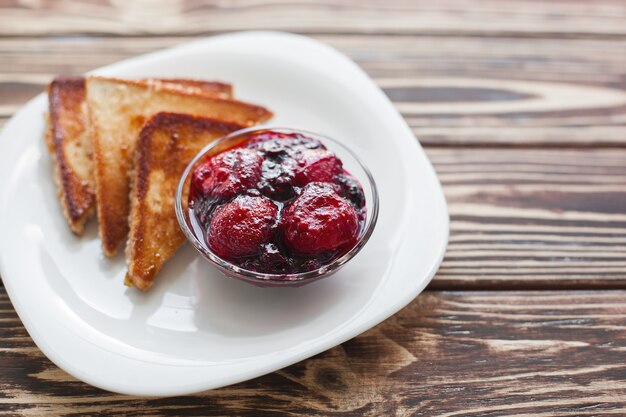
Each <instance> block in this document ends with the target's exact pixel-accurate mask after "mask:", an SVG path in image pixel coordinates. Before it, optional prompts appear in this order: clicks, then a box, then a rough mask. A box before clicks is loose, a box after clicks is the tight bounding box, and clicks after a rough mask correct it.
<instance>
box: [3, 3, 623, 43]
mask: <svg viewBox="0 0 626 417" xmlns="http://www.w3.org/2000/svg"><path fill="white" fill-rule="evenodd" d="M625 17H626V5H625V4H624V3H623V2H622V1H620V0H596V1H593V2H577V1H575V0H560V1H554V2H538V1H532V0H513V1H511V0H509V1H504V2H503V1H497V0H475V1H473V2H471V4H470V3H467V2H464V1H458V0H442V1H438V2H436V3H433V2H431V1H427V0H421V1H413V0H395V1H387V2H380V1H377V0H341V1H330V0H323V1H316V2H311V1H307V0H291V1H273V2H268V1H250V0H233V1H228V2H223V1H199V0H176V1H173V0H172V1H167V2H149V1H132V2H126V1H110V2H103V1H99V2H96V1H85V0H69V1H63V2H52V1H32V0H4V1H3V2H2V12H1V13H0V34H1V35H9V36H33V35H51V34H64V35H67V34H97V35H117V36H119V35H126V36H132V35H142V34H171V35H192V34H206V33H215V32H220V31H228V30H250V29H278V30H292V31H293V30H295V31H300V32H304V33H393V34H407V33H409V34H413V33H433V34H444V35H447V34H450V33H455V34H464V35H494V34H502V33H509V34H516V35H520V36H528V35H535V36H536V35H538V34H559V35H562V36H580V35H594V36H598V35H603V36H623V35H626V26H625V25H624V19H625Z"/></svg>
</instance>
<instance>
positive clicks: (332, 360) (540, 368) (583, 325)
mask: <svg viewBox="0 0 626 417" xmlns="http://www.w3.org/2000/svg"><path fill="white" fill-rule="evenodd" d="M0 309H1V310H0V314H1V315H0V317H1V319H0V336H1V340H2V341H3V342H2V349H1V350H0V369H2V370H3V372H1V373H0V386H1V387H2V391H1V393H0V415H3V416H4V415H6V416H9V415H42V414H44V413H48V414H53V415H93V416H112V415H120V414H124V415H128V416H139V415H204V416H222V415H237V416H295V415H309V416H409V415H416V416H420V415H428V416H470V415H471V416H478V415H480V416H496V415H518V416H598V415H620V414H621V411H622V410H623V406H624V404H626V383H625V382H624V380H625V379H626V364H625V360H626V337H625V336H624V335H625V332H624V329H625V328H626V293H625V292H621V291H611V292H547V291H546V292H518V293H508V292H498V293H490V292H479V293H467V292H465V293H464V292H444V293H441V292H427V293H425V294H423V295H422V296H420V297H419V298H418V299H417V300H416V301H415V302H413V303H412V304H410V305H409V306H408V307H407V308H405V309H404V310H402V311H401V312H400V313H398V314H396V315H395V316H393V317H392V318H391V319H389V320H387V321H385V322H384V323H383V324H381V325H379V326H377V327H375V328H373V329H372V330H370V331H368V332H367V333H365V334H363V335H361V336H359V337H357V338H355V339H353V340H351V341H349V342H347V343H344V344H343V345H341V346H339V347H336V348H334V349H331V350H329V351H327V352H325V353H323V354H320V355H317V356H315V357H313V358H311V359H308V360H305V361H302V362H300V363H298V364H296V365H293V366H290V367H288V368H285V369H283V370H281V371H278V372H275V373H273V374H270V375H266V376H263V377H260V378H257V379H254V380H251V381H248V382H245V383H241V384H237V385H234V386H231V387H226V388H222V389H218V390H214V391H209V392H205V393H203V394H200V395H196V396H183V397H177V398H157V399H144V398H138V397H125V396H120V395H115V394H111V393H107V392H104V391H101V390H99V389H96V388H93V387H90V386H88V385H86V384H82V383H80V382H78V381H76V380H74V379H73V378H71V377H70V376H68V375H67V374H65V373H64V372H62V371H60V370H59V369H58V368H56V367H55V366H54V365H53V364H51V363H50V362H49V361H48V360H47V359H46V358H45V357H43V356H42V354H41V353H40V352H39V350H38V349H37V348H36V347H35V346H34V344H33V342H32V341H31V340H30V338H29V337H28V335H27V334H26V332H25V331H24V329H23V328H22V327H21V325H20V324H19V320H18V318H17V316H16V315H15V313H14V312H13V310H12V309H11V305H10V303H9V302H8V299H7V297H6V295H5V294H4V292H2V293H1V294H0Z"/></svg>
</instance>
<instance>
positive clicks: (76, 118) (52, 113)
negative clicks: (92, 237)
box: [47, 77, 95, 235]
mask: <svg viewBox="0 0 626 417" xmlns="http://www.w3.org/2000/svg"><path fill="white" fill-rule="evenodd" d="M48 100H49V118H48V133H47V135H48V138H49V139H48V146H49V148H50V151H51V152H52V154H53V156H54V162H55V172H54V176H55V181H56V183H57V185H58V188H57V191H58V194H59V200H60V202H61V207H62V208H63V214H64V215H65V218H66V219H67V222H68V224H69V226H70V229H71V230H72V231H73V232H74V233H75V234H77V235H82V234H83V231H84V228H85V222H86V221H87V219H88V218H89V217H90V216H91V215H92V214H93V213H94V201H95V194H94V191H93V177H92V175H91V171H92V167H91V160H90V155H89V154H90V150H89V144H88V143H87V142H88V138H87V135H88V132H87V115H86V112H85V108H84V102H85V80H84V78H82V77H59V78H55V79H54V80H53V81H52V82H51V83H50V85H49V86H48ZM81 154H83V155H84V157H81V156H80V155H81ZM78 165H82V167H79V166H78ZM79 168H82V169H79Z"/></svg>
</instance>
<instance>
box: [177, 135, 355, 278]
mask: <svg viewBox="0 0 626 417" xmlns="http://www.w3.org/2000/svg"><path fill="white" fill-rule="evenodd" d="M189 207H190V209H191V212H192V213H193V215H194V217H195V219H196V221H197V222H198V223H199V224H200V225H201V227H202V229H203V235H204V236H205V240H206V243H207V245H208V247H209V248H210V249H211V251H213V252H214V253H215V254H216V255H218V256H219V257H221V258H222V259H224V260H227V261H229V262H231V263H233V264H235V265H237V266H239V267H242V268H244V269H248V270H251V271H256V272H262V273H268V274H295V273H300V272H307V271H311V270H315V269H318V268H320V267H321V266H323V265H325V264H328V263H330V262H332V261H333V260H335V259H337V258H338V257H340V256H341V255H343V254H345V253H346V252H348V251H349V250H350V249H352V248H353V247H354V246H355V245H356V243H357V240H358V238H359V236H360V234H361V232H362V231H363V228H364V225H365V218H366V204H365V196H364V193H363V189H362V186H361V184H360V183H359V182H358V180H356V179H355V178H354V177H353V176H352V175H350V173H349V172H347V171H346V170H345V169H344V168H343V164H342V162H341V160H340V159H339V158H338V157H337V156H336V155H335V154H334V153H332V152H330V151H329V150H328V149H326V147H325V146H324V145H323V144H322V143H321V142H320V141H319V140H317V139H314V138H310V137H307V136H304V135H302V134H291V133H290V134H286V133H280V132H274V131H262V132H254V133H251V134H249V136H248V137H247V138H246V140H244V141H243V142H242V143H241V144H240V145H238V146H237V147H234V148H231V149H227V150H225V151H223V152H221V153H219V154H217V155H213V156H211V157H209V158H208V159H206V160H205V161H203V162H202V163H201V164H200V165H199V166H198V167H197V168H196V169H195V170H194V172H193V175H192V180H191V191H190V194H189Z"/></svg>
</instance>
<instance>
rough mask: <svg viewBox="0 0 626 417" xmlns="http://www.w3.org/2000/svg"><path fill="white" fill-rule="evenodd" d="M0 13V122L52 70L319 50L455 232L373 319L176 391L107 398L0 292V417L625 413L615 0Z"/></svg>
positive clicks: (620, 65) (39, 7)
mask: <svg viewBox="0 0 626 417" xmlns="http://www.w3.org/2000/svg"><path fill="white" fill-rule="evenodd" d="M0 5H1V8H0V125H1V124H2V123H4V122H5V121H6V120H7V119H8V118H9V117H10V116H11V114H12V113H13V112H14V111H15V110H16V109H17V108H18V107H19V106H20V105H22V104H23V103H24V102H25V101H26V100H27V99H28V98H30V97H31V96H33V95H34V94H36V93H39V92H40V91H41V90H42V88H43V87H44V85H45V84H46V83H47V82H48V81H49V80H50V79H51V77H52V76H53V75H54V74H60V73H72V74H78V73H81V72H83V71H86V70H89V69H92V68H94V67H97V66H100V65H104V64H108V63H112V62H115V61H118V60H121V59H124V58H127V57H131V56H134V55H137V54H141V53H144V52H148V51H153V50H156V49H160V48H164V47H167V46H172V45H176V44H179V43H182V42H186V41H188V40H191V39H196V38H198V37H202V36H206V35H211V34H214V33H220V32H225V31H233V30H243V29H246V30H247V29H278V30H287V31H294V32H299V33H304V34H307V35H310V36H312V37H314V38H316V39H319V40H320V41H323V42H326V43H328V44H330V45H332V46H334V47H336V48H338V49H339V50H341V51H343V52H345V53H346V54H347V55H349V56H350V57H351V58H352V59H354V60H355V61H356V62H357V63H358V64H359V65H361V66H362V67H363V68H364V69H365V70H366V71H367V72H368V73H369V74H370V75H371V76H372V77H373V78H374V79H375V80H376V81H377V82H378V84H379V85H380V86H381V87H383V88H384V90H385V92H386V93H387V94H388V95H389V97H391V99H392V100H393V101H394V102H395V104H396V105H397V107H398V109H399V110H400V111H401V112H402V113H403V115H404V117H405V118H406V120H407V121H408V122H409V124H410V125H411V127H412V128H413V130H414V132H415V134H416V135H417V136H418V137H419V138H420V140H421V143H422V145H423V146H424V147H425V148H426V150H427V153H428V155H429V157H430V158H431V160H432V161H433V163H434V165H435V167H436V170H437V172H438V174H439V177H440V179H441V181H442V182H443V185H444V190H445V193H446V196H447V199H448V203H449V209H450V214H451V228H452V231H451V236H450V244H449V247H448V251H447V255H446V258H445V260H444V262H443V265H442V266H441V269H440V270H439V272H438V274H437V276H436V277H435V279H434V280H433V282H432V284H431V285H430V286H429V288H428V290H427V291H426V292H425V293H423V294H422V295H420V296H419V297H418V298H417V299H416V300H415V301H414V302H412V303H411V304H410V305H409V306H408V307H407V308H405V309H404V310H402V311H401V312H399V313H398V314H396V315H395V316H393V317H392V318H390V319H389V320H387V321H385V322H384V323H383V324H381V325H379V326H377V327H375V328H374V329H372V330H370V331H369V332H367V333H365V334H363V335H361V336H359V337H357V338H355V339H353V340H351V341H349V342H347V343H344V344H343V345H341V346H338V347H336V348H334V349H331V350H329V351H327V352H325V353H322V354H320V355H318V356H316V357H314V358H311V359H309V360H305V361H303V362H301V363H298V364H296V365H293V366H290V367H288V368H286V369H283V370H281V371H278V372H275V373H273V374H271V375H267V376H264V377H261V378H257V379H254V380H252V381H248V382H245V383H242V384H238V385H235V386H231V387H227V388H223V389H218V390H214V391H210V392H206V393H203V394H201V395H194V396H185V397H178V398H161V399H143V398H132V397H124V396H120V395H114V394H111V393H107V392H104V391H101V390H99V389H96V388H92V387H90V386H88V385H86V384H83V383H81V382H79V381H76V380H74V379H73V378H71V377H70V376H68V375H67V374H65V373H64V372H63V371H61V370H59V369H58V368H57V367H55V366H54V365H53V364H52V363H51V362H50V361H48V359H46V358H45V357H44V356H43V355H42V354H41V352H40V351H39V350H38V349H37V348H36V347H35V345H34V344H33V342H32V341H31V339H30V338H29V336H28V334H27V333H26V331H25V330H24V328H23V327H22V325H21V323H20V320H19V319H18V317H17V315H16V314H15V312H14V310H13V308H12V306H11V303H10V301H9V300H8V298H7V296H6V293H5V292H4V291H3V290H2V289H0V414H1V415H13V414H24V415H26V414H28V415H41V414H43V413H46V412H47V413H50V414H51V415H60V414H72V415H85V414H88V415H115V414H120V413H123V414H127V415H144V414H145V415H155V414H167V415H174V414H185V415H245V416H248V415H249V416H277V415H296V414H306V415H333V416H357V415H369V416H390V415H416V416H419V415H438V416H461V415H464V416H465V415H483V416H485V415H486V416H495V415H502V414H516V415H524V416H544V415H545V416H548V415H550V416H566V415H567V416H569V415H572V416H573V415H577V416H581V415H589V416H591V415H594V416H595V415H609V414H611V415H624V413H625V411H624V409H625V407H626V292H624V291H623V290H624V289H625V288H626V91H625V90H626V89H625V87H626V3H624V1H622V0H598V1H593V2H590V1H581V2H576V1H567V0H561V1H554V2H539V1H532V0H517V1H506V2H502V1H497V0H493V1H487V0H479V1H474V2H469V3H468V2H465V1H456V0H440V1H437V2H431V1H425V2H417V1H410V0H393V1H392V0H387V1H384V2H382V1H375V0H367V1H357V0H347V1H322V2H312V1H304V0H299V1H295V2H282V1H280V2H270V1H264V0H258V1H246V0H233V1H228V2H226V1H221V2H218V1H215V2H213V3H206V2H202V1H196V0H189V1H169V2H165V1H164V2H161V3H157V4H152V3H150V4H149V3H148V2H131V1H128V2H124V1H111V2H104V1H72V0H69V1H63V2H60V1H59V2H48V1H36V0H29V1H26V0H23V1H19V0H4V1H0ZM15 139H16V140H19V138H15ZM381 140H384V138H381ZM0 236H1V237H0V238H2V239H9V238H10V237H9V236H4V235H1V231H0ZM416 256H419V254H416Z"/></svg>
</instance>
